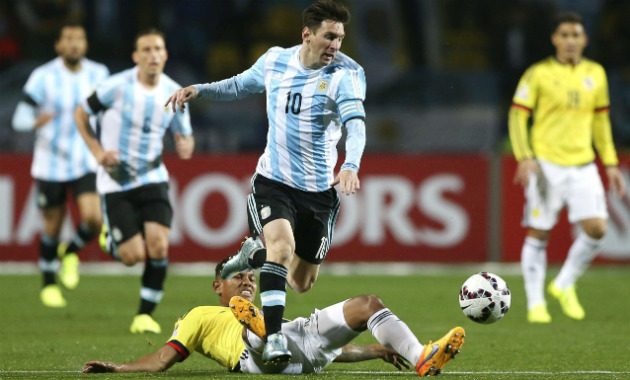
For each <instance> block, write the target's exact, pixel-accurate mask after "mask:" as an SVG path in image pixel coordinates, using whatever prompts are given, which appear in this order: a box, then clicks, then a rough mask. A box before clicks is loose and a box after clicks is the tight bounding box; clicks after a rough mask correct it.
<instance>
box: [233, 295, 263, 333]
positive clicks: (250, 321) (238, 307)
mask: <svg viewBox="0 0 630 380" xmlns="http://www.w3.org/2000/svg"><path fill="white" fill-rule="evenodd" d="M230 309H232V314H234V317H235V318H236V319H237V320H238V321H239V322H240V324H241V325H243V326H245V327H246V328H247V329H248V330H249V331H251V332H253V333H254V334H256V335H258V337H259V338H260V339H262V340H265V335H267V330H266V329H265V317H263V315H262V313H261V312H260V310H259V309H258V308H257V307H256V305H254V304H253V303H251V302H249V301H248V300H246V299H245V298H243V297H239V296H234V297H232V298H231V299H230Z"/></svg>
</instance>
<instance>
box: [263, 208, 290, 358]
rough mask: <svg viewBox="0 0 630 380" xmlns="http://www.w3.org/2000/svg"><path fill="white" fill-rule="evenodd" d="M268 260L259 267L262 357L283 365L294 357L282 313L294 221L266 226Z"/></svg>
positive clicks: (270, 223)
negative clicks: (284, 331)
mask: <svg viewBox="0 0 630 380" xmlns="http://www.w3.org/2000/svg"><path fill="white" fill-rule="evenodd" d="M264 233H265V241H266V242H267V261H266V262H265V264H264V265H263V266H262V269H261V271H260V300H261V303H262V307H263V313H264V315H265V331H266V333H267V336H266V340H267V343H266V344H265V349H264V350H263V355H262V360H263V362H264V363H265V364H272V365H282V364H283V363H286V362H288V361H289V360H290V359H291V352H290V351H289V349H288V346H287V344H288V343H287V340H286V338H285V337H284V336H283V335H282V332H281V326H282V317H283V315H284V308H285V304H286V280H287V273H288V271H287V267H286V265H287V264H288V263H289V262H290V260H291V257H292V256H293V251H294V247H295V243H294V241H293V231H292V228H291V224H290V223H289V221H288V220H286V219H276V220H273V221H271V222H269V223H267V224H266V225H265V227H264Z"/></svg>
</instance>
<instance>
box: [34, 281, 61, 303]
mask: <svg viewBox="0 0 630 380" xmlns="http://www.w3.org/2000/svg"><path fill="white" fill-rule="evenodd" d="M39 298H40V299H41V300H42V303H43V304H44V306H48V307H55V308H61V307H66V300H65V298H63V295H62V294H61V289H60V288H59V285H55V284H52V285H46V286H44V288H42V291H41V292H40V293H39Z"/></svg>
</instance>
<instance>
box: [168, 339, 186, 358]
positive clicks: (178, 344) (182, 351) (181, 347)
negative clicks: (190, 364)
mask: <svg viewBox="0 0 630 380" xmlns="http://www.w3.org/2000/svg"><path fill="white" fill-rule="evenodd" d="M166 344H167V345H169V346H171V347H173V348H174V349H175V351H177V352H179V353H180V354H182V355H183V356H184V359H186V358H187V357H188V356H189V355H190V352H188V349H187V348H186V347H185V346H184V345H183V344H181V342H179V341H177V340H169V341H168V342H167V343H166Z"/></svg>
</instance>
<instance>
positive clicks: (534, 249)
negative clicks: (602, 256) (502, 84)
mask: <svg viewBox="0 0 630 380" xmlns="http://www.w3.org/2000/svg"><path fill="white" fill-rule="evenodd" d="M551 41H552V43H553V45H554V46H555V48H556V54H555V56H553V57H549V58H547V59H545V60H543V61H541V62H538V63H536V64H534V65H533V66H531V67H530V68H529V69H528V70H527V71H526V72H525V74H524V75H523V77H522V78H521V80H520V83H519V84H518V88H517V89H516V93H515V95H514V98H513V104H512V107H511V110H510V114H509V130H510V140H511V142H512V147H513V149H514V155H515V156H516V159H517V160H518V168H517V171H516V175H515V177H514V181H515V182H518V183H520V184H522V185H523V187H524V188H525V197H526V199H527V201H526V205H525V210H524V218H523V225H524V226H526V227H527V237H526V239H525V243H524V245H523V251H522V256H521V264H522V269H523V278H524V281H525V290H526V293H527V307H528V314H527V319H528V321H529V322H532V323H548V322H550V321H551V316H550V315H549V313H548V311H547V306H546V301H545V296H544V282H545V269H546V246H547V241H548V240H549V235H550V232H551V229H552V228H553V226H554V225H555V224H556V222H557V218H558V213H559V212H560V210H561V209H562V208H563V207H564V205H567V207H568V212H569V221H571V222H572V223H575V222H578V223H579V224H580V226H581V227H582V231H581V232H580V234H579V236H578V237H577V239H576V240H575V241H574V243H573V245H572V246H571V248H570V250H569V253H568V256H567V259H566V260H565V262H564V265H563V266H562V269H561V271H560V273H559V274H558V276H557V277H556V278H555V279H554V280H553V281H552V282H551V283H550V284H549V287H548V291H549V293H550V294H551V295H552V296H553V297H554V298H557V299H558V300H559V302H560V305H561V307H562V310H563V312H564V313H565V314H566V315H567V316H569V317H571V318H573V319H583V318H584V315H585V313H584V309H583V308H582V306H581V305H580V303H579V301H578V299H577V295H576V292H575V283H576V281H577V279H578V278H579V277H580V276H581V275H582V274H583V273H584V271H585V270H586V269H587V268H588V266H589V264H590V263H591V261H592V260H593V258H594V257H595V255H596V253H597V250H598V248H599V246H600V242H601V239H602V237H603V236H604V234H605V233H606V225H607V223H606V221H607V218H608V212H607V210H606V198H605V194H604V188H603V186H602V182H601V179H600V177H599V174H598V172H597V167H596V166H595V164H594V163H593V161H594V159H595V153H594V151H593V147H592V144H593V143H594V145H595V148H596V149H597V152H598V154H599V157H600V159H601V160H602V162H603V164H604V165H605V166H606V175H607V177H608V183H609V186H610V188H611V189H612V190H613V191H614V192H615V193H616V194H617V195H618V196H623V194H624V191H625V183H624V181H623V178H622V176H621V174H620V172H619V169H618V168H617V162H618V161H617V153H616V152H615V147H614V145H613V141H612V133H611V126H610V118H609V115H608V111H609V109H608V107H609V98H608V82H607V79H606V73H605V71H604V69H603V68H602V66H601V65H599V64H598V63H596V62H593V61H591V60H589V59H586V58H583V57H582V52H583V50H584V48H585V47H586V44H587V36H586V34H585V32H584V26H583V25H582V19H581V17H580V15H578V14H575V13H563V14H560V15H558V17H557V19H556V23H555V25H554V30H553V34H552V36H551ZM530 114H531V116H532V117H533V125H532V128H531V137H529V136H528V133H527V120H528V118H529V116H530Z"/></svg>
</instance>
